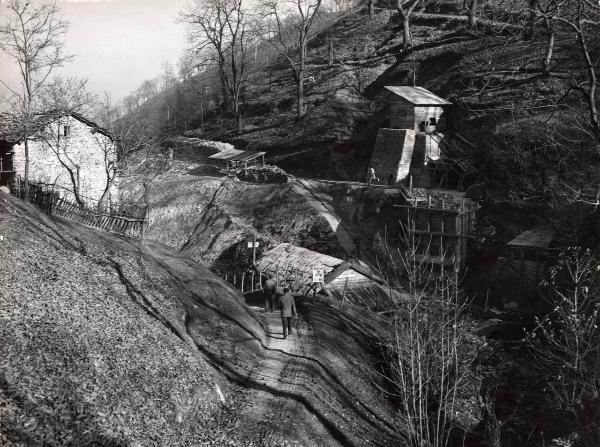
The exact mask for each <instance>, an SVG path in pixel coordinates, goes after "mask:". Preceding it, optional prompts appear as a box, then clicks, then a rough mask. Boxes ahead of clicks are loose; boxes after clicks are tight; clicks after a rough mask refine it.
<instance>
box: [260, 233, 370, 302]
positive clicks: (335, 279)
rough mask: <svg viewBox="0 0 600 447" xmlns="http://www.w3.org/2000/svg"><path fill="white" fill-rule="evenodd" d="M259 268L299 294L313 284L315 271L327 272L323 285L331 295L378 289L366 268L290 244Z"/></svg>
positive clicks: (272, 252) (266, 257)
mask: <svg viewBox="0 0 600 447" xmlns="http://www.w3.org/2000/svg"><path fill="white" fill-rule="evenodd" d="M256 266H257V268H258V270H259V271H260V272H261V273H262V274H265V275H273V276H275V278H276V280H277V282H278V285H279V286H281V287H284V286H291V287H292V289H293V290H295V291H297V292H300V293H306V292H308V291H309V290H310V288H311V286H312V285H313V270H322V271H323V272H324V274H325V278H324V279H325V281H324V286H325V288H326V289H327V290H329V291H330V292H334V293H335V292H338V293H350V292H352V291H357V290H364V289H366V288H370V287H373V286H376V278H375V275H373V273H372V272H371V271H370V270H369V268H368V267H366V266H364V265H360V264H357V263H356V262H350V261H344V260H342V259H338V258H335V257H333V256H329V255H325V254H322V253H318V252H316V251H312V250H308V249H306V248H302V247H297V246H295V245H292V244H289V243H283V244H280V245H278V246H276V247H275V248H273V249H272V250H269V251H268V252H266V253H265V254H264V255H263V257H262V258H261V259H260V260H259V261H258V262H257V263H256Z"/></svg>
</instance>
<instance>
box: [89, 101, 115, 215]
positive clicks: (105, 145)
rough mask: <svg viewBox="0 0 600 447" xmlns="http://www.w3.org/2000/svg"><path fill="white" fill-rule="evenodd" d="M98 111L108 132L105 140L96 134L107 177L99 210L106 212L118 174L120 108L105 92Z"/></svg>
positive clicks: (104, 134)
mask: <svg viewBox="0 0 600 447" xmlns="http://www.w3.org/2000/svg"><path fill="white" fill-rule="evenodd" d="M97 109H98V110H97V112H96V115H97V119H98V120H99V122H100V123H101V125H102V127H103V129H106V130H107V133H101V134H100V135H102V136H104V137H105V138H102V136H98V132H96V133H95V134H94V139H95V141H96V145H97V146H98V149H99V150H100V151H101V152H102V161H103V166H104V173H105V175H106V183H105V186H104V191H103V192H102V196H101V197H100V200H99V201H98V210H104V209H106V208H108V206H107V202H108V197H109V195H110V191H111V188H112V187H113V185H114V182H115V180H116V178H117V173H118V158H119V154H118V152H117V147H118V146H117V144H118V141H116V128H115V125H114V123H115V122H116V121H117V119H118V118H119V108H118V106H117V105H116V104H115V103H113V101H112V99H111V96H110V94H109V93H108V92H104V95H103V96H102V99H101V100H100V101H99V102H98V106H97Z"/></svg>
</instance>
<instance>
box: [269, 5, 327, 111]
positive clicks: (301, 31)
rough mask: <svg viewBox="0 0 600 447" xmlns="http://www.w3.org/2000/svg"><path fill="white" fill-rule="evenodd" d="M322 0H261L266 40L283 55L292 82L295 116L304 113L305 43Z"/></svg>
mask: <svg viewBox="0 0 600 447" xmlns="http://www.w3.org/2000/svg"><path fill="white" fill-rule="evenodd" d="M321 1H322V0H264V1H263V7H264V9H265V13H266V15H267V17H268V18H269V29H268V41H269V43H270V44H271V45H272V46H273V47H274V48H275V49H276V50H277V52H278V53H279V54H280V55H281V56H283V58H284V59H285V60H286V62H287V63H288V65H289V67H290V70H291V71H292V77H293V78H294V82H295V83H296V106H297V111H296V117H297V118H298V119H301V118H302V117H303V116H304V114H305V113H306V110H305V106H304V76H305V72H306V58H307V43H308V39H309V34H310V31H311V28H312V26H313V23H314V21H315V18H316V17H317V14H318V12H319V8H320V7H321Z"/></svg>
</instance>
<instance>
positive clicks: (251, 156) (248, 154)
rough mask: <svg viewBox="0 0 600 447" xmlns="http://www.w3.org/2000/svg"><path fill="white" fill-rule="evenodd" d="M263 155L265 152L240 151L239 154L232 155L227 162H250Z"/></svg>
mask: <svg viewBox="0 0 600 447" xmlns="http://www.w3.org/2000/svg"><path fill="white" fill-rule="evenodd" d="M265 154H266V152H257V151H242V153H241V154H238V155H234V156H233V157H231V158H229V160H231V161H251V160H255V159H257V158H258V157H261V156H263V155H265Z"/></svg>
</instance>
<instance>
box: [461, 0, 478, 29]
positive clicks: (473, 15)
mask: <svg viewBox="0 0 600 447" xmlns="http://www.w3.org/2000/svg"><path fill="white" fill-rule="evenodd" d="M463 9H464V10H465V11H467V17H468V18H469V29H472V30H475V29H477V0H463Z"/></svg>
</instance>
